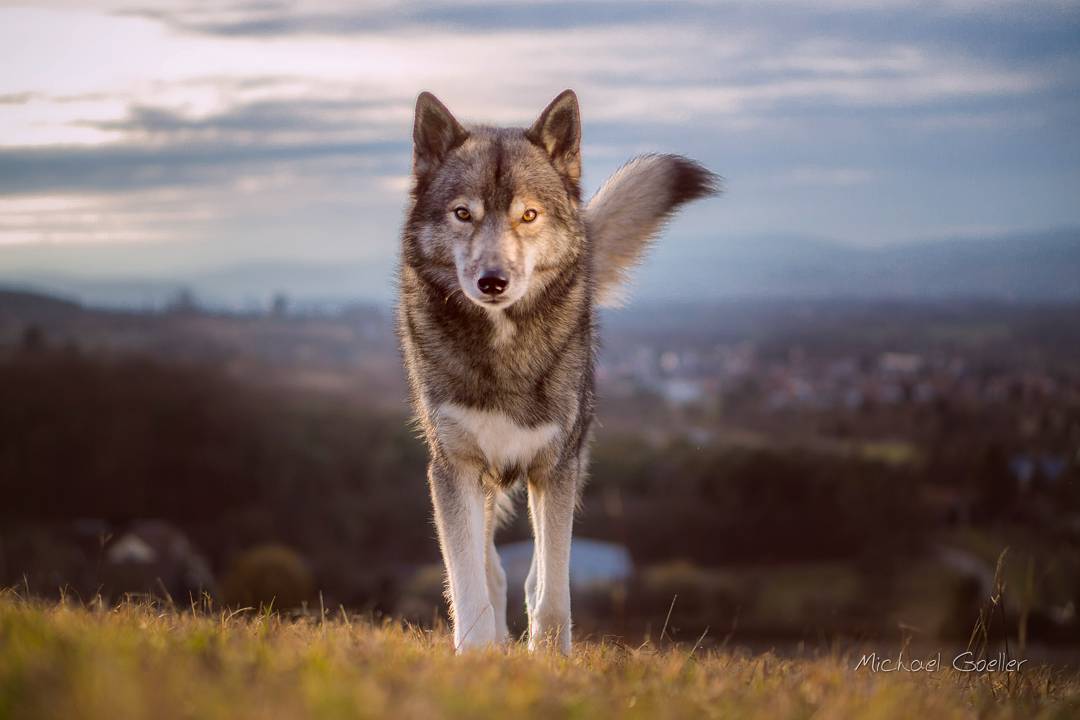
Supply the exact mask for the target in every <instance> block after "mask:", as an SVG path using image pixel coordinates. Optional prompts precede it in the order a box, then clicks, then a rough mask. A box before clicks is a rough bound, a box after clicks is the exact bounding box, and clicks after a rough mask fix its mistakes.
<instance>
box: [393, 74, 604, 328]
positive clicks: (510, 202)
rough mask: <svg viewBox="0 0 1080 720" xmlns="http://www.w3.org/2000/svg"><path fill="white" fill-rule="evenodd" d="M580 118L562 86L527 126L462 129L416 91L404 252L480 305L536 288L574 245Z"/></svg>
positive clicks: (501, 303)
mask: <svg viewBox="0 0 1080 720" xmlns="http://www.w3.org/2000/svg"><path fill="white" fill-rule="evenodd" d="M580 143H581V123H580V119H579V113H578V103H577V97H576V96H575V95H574V93H573V92H572V91H570V90H567V91H565V92H563V93H562V94H561V95H559V96H558V97H557V98H555V100H553V101H552V102H551V104H550V105H548V107H547V108H546V109H545V110H544V111H543V112H542V113H541V114H540V117H539V118H538V119H537V120H536V122H535V123H533V125H532V127H530V128H529V129H528V130H523V129H507V128H490V127H469V128H466V127H463V126H462V125H461V124H460V123H459V122H458V121H457V120H456V119H454V116H453V115H451V114H450V111H449V110H447V109H446V106H444V105H443V104H442V103H441V102H439V101H438V100H437V99H436V98H435V96H434V95H431V94H430V93H422V94H421V95H420V97H419V98H418V99H417V102H416V118H415V122H414V125H413V182H414V185H413V196H414V205H413V211H412V215H411V218H410V229H411V232H412V236H413V238H414V241H415V248H414V252H417V253H419V255H420V256H421V258H422V260H423V262H424V263H425V264H427V265H428V266H431V267H442V268H445V270H446V272H445V275H446V276H449V275H450V272H449V271H450V269H451V268H452V269H453V278H450V277H447V278H446V280H447V282H448V283H449V282H454V281H456V284H457V285H458V286H460V288H461V291H462V292H463V293H464V295H465V297H467V298H468V299H469V300H471V301H473V302H474V303H476V304H477V305H480V306H482V307H484V308H486V309H488V310H493V311H494V310H502V309H505V308H507V307H509V306H510V305H512V304H513V303H515V302H518V301H519V300H521V299H522V298H525V297H527V296H529V295H530V293H534V292H537V291H538V290H539V289H540V288H542V287H543V286H545V285H546V284H547V283H548V282H549V281H550V279H551V278H552V277H554V275H555V274H557V273H558V272H560V271H561V270H563V269H565V268H566V267H568V266H569V265H570V264H572V263H573V262H574V261H575V260H576V258H577V257H578V255H579V254H580V253H581V252H582V245H583V232H582V229H581V220H580V216H579V210H578V206H579V199H580V188H579V179H580V176H581V154H580Z"/></svg>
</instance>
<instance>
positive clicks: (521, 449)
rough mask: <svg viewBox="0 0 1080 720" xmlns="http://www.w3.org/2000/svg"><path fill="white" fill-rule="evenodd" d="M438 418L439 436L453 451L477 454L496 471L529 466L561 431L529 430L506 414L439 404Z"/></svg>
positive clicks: (553, 426) (552, 428)
mask: <svg viewBox="0 0 1080 720" xmlns="http://www.w3.org/2000/svg"><path fill="white" fill-rule="evenodd" d="M438 415H439V418H440V420H441V421H442V422H440V423H439V425H440V428H441V432H440V435H442V436H443V440H444V442H447V444H448V445H450V446H451V449H453V450H456V451H459V452H461V451H463V452H465V453H469V452H470V451H473V452H478V453H479V454H480V455H481V456H482V457H483V459H484V460H485V461H486V462H487V464H488V465H489V466H490V467H492V468H495V469H503V468H508V467H513V466H519V467H522V468H526V467H528V466H529V464H530V463H531V462H532V461H533V459H534V458H535V457H536V456H537V454H538V453H540V452H542V451H544V450H545V449H547V448H548V447H550V446H551V444H552V443H553V442H554V440H555V437H556V435H558V432H559V426H558V425H556V424H555V423H544V424H541V425H537V426H535V427H526V426H524V425H520V424H518V423H516V422H514V420H513V419H511V418H510V417H509V416H507V415H505V414H504V413H501V412H497V411H492V410H479V409H477V408H471V407H466V406H463V405H458V404H456V403H444V404H443V405H440V406H439V408H438Z"/></svg>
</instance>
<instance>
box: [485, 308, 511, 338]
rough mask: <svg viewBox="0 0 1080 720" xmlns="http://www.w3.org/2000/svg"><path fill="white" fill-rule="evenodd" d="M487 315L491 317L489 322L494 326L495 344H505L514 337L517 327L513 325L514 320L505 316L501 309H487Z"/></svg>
mask: <svg viewBox="0 0 1080 720" xmlns="http://www.w3.org/2000/svg"><path fill="white" fill-rule="evenodd" d="M488 317H489V318H490V319H491V324H492V325H493V326H494V327H495V344H496V345H505V344H506V343H508V342H510V341H511V340H513V339H514V334H515V333H516V332H517V327H516V326H515V325H514V321H513V320H511V319H510V318H508V317H506V314H505V313H504V312H503V311H502V310H488Z"/></svg>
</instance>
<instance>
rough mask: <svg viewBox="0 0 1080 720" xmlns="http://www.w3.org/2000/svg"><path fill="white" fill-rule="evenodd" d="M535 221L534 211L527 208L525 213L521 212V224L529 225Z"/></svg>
mask: <svg viewBox="0 0 1080 720" xmlns="http://www.w3.org/2000/svg"><path fill="white" fill-rule="evenodd" d="M535 219H536V211H535V210H533V209H532V208H529V209H528V210H526V211H525V212H523V213H522V214H521V222H527V223H530V222H532V221H533V220H535Z"/></svg>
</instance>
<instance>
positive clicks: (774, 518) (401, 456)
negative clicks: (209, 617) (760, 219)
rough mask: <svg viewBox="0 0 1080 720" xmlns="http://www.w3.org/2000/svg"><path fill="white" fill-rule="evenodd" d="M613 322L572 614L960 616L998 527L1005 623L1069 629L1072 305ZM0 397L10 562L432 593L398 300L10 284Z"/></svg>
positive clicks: (510, 548)
mask: <svg viewBox="0 0 1080 720" xmlns="http://www.w3.org/2000/svg"><path fill="white" fill-rule="evenodd" d="M602 325H603V337H604V346H603V349H602V353H601V365H600V370H599V376H598V378H599V392H600V396H601V407H600V415H599V418H600V427H599V428H598V432H597V437H598V439H597V443H596V446H595V451H594V458H595V459H594V465H593V472H592V477H591V480H590V483H589V485H588V486H587V488H586V490H585V497H584V503H583V510H582V512H581V514H580V516H579V519H578V523H577V530H576V537H575V546H574V547H575V550H574V567H573V580H574V584H575V593H576V596H575V598H576V599H575V603H576V604H575V622H576V623H577V624H578V627H579V632H582V633H586V634H590V633H591V634H596V635H601V634H611V635H618V636H621V637H626V638H629V639H639V638H641V637H642V636H643V635H648V634H650V633H651V634H652V635H653V636H655V635H656V634H657V633H659V632H661V628H662V626H666V628H664V632H666V633H668V634H669V635H672V636H674V637H677V638H683V639H691V640H692V639H693V638H694V637H697V636H698V635H700V634H701V633H702V632H703V631H704V630H706V628H709V629H710V631H709V632H710V633H711V636H712V638H713V639H714V640H717V641H719V640H724V639H732V638H734V640H735V641H736V642H738V641H745V642H751V641H757V640H761V639H766V640H768V639H774V640H775V639H779V640H785V641H790V640H793V641H800V640H803V641H805V640H809V641H813V642H821V641H827V640H829V639H833V638H900V637H902V636H905V635H910V636H914V637H916V638H921V639H934V638H948V639H951V640H956V641H966V640H967V639H968V637H969V635H970V633H971V630H972V627H973V625H974V623H975V622H976V620H977V618H978V616H979V610H980V607H981V605H982V603H983V602H984V601H985V598H987V597H988V596H989V595H990V591H991V589H992V585H993V583H994V575H995V570H996V568H997V563H998V560H999V558H1000V557H1001V555H1002V552H1003V551H1005V550H1006V548H1007V552H1006V553H1005V561H1004V563H1003V566H1002V568H1003V569H1002V572H1003V573H1004V576H1005V578H1006V579H1007V584H1006V587H1007V592H1006V595H1005V602H1004V604H1003V607H1004V610H1005V611H1006V615H1005V617H1006V620H1005V621H1004V622H1005V623H1006V625H1008V626H1009V627H1010V632H1012V633H1017V634H1019V633H1022V634H1023V636H1024V637H1025V639H1026V641H1028V642H1031V643H1039V644H1044V645H1048V646H1056V645H1073V644H1076V643H1080V621H1078V619H1077V617H1076V609H1077V603H1078V602H1080V306H1077V305H1075V304H1069V303H1041V304H1040V303H1030V302H1029V303H1007V302H959V301H945V300H942V301H933V302H902V301H883V300H882V301H859V302H855V301H841V300H815V301H794V300H753V301H751V300H745V301H734V300H732V301H725V302H712V303H708V304H703V305H694V306H691V305H646V306H642V307H632V308H628V309H624V310H616V311H610V312H606V314H605V315H604V316H603V318H602ZM0 398H2V399H3V402H2V403H0V492H2V496H3V497H4V498H5V500H4V502H3V503H2V504H0V586H18V587H20V588H23V590H24V591H25V592H30V593H34V594H40V595H44V596H50V597H59V596H64V595H67V596H71V597H78V598H82V599H83V600H89V599H91V598H93V597H96V596H98V595H99V594H100V595H101V596H102V597H103V598H104V599H105V600H107V601H110V602H111V601H116V600H119V599H122V598H124V597H126V596H130V595H131V594H135V595H139V596H141V595H146V594H149V595H153V596H154V597H156V598H158V599H159V600H161V601H165V602H172V603H175V604H178V605H181V606H185V607H186V606H188V605H190V604H192V603H195V604H206V603H216V604H217V605H228V606H231V607H259V606H260V605H263V606H266V605H269V604H271V603H273V604H274V606H275V607H278V608H281V609H290V608H302V607H305V606H306V607H309V608H310V607H313V606H314V607H318V606H320V605H321V606H322V607H324V608H326V607H329V608H341V609H342V610H345V609H347V610H348V611H350V612H358V613H372V614H375V615H380V614H383V615H392V616H395V617H403V618H406V619H408V620H411V621H413V622H418V623H421V624H430V623H432V622H437V621H438V618H439V617H440V615H441V614H442V613H445V608H444V605H443V601H442V582H443V581H442V568H441V564H440V563H439V556H438V548H437V545H436V543H435V539H434V529H433V527H432V524H431V520H430V507H429V501H428V496H427V487H426V480H425V473H424V467H425V462H426V460H425V451H424V448H423V446H422V444H421V443H420V442H419V440H418V439H417V438H416V437H415V435H414V432H413V430H412V428H411V427H410V425H409V423H408V409H407V406H406V403H405V386H404V381H403V373H402V368H401V362H400V358H399V356H398V353H397V347H396V341H395V338H394V335H393V324H392V311H391V310H390V309H389V308H387V307H381V306H375V305H355V306H350V305H335V306H330V305H322V306H317V305H311V304H307V305H305V304H302V303H293V302H290V300H289V298H287V297H285V296H279V297H277V298H275V299H274V301H273V302H272V303H271V305H270V307H268V308H267V309H266V310H265V311H246V312H236V311H223V310H208V309H205V308H204V307H202V305H201V303H200V300H199V298H198V297H196V296H194V295H193V294H192V293H190V292H183V293H179V294H178V295H177V297H176V298H174V300H173V301H172V302H171V303H169V304H168V305H167V306H164V307H161V308H156V309H152V310H146V311H139V312H136V311H131V310H105V309H95V308H91V307H84V306H82V305H79V304H77V303H75V302H71V301H67V300H63V299H59V298H56V297H51V296H48V295H43V294H40V293H35V292H29V291H20V290H9V291H3V292H0ZM520 515H521V516H520V517H519V518H518V519H517V520H516V521H515V522H514V523H513V524H511V525H510V526H509V527H507V528H506V529H505V530H504V531H503V532H502V534H501V537H500V542H501V545H500V554H501V556H502V558H503V561H504V564H505V565H506V567H507V570H508V573H509V575H510V577H511V583H512V589H511V592H512V595H511V597H512V613H513V615H512V618H511V625H512V627H514V628H516V630H517V631H521V630H522V629H523V622H522V615H523V612H522V611H521V594H520V589H518V588H517V586H519V585H520V583H521V582H522V581H523V579H524V572H525V571H526V570H527V567H528V562H529V557H530V553H531V546H530V544H529V542H528V538H529V532H528V523H527V519H526V518H525V517H524V512H522V513H521V514H520ZM515 592H516V595H515V594H514V593H515Z"/></svg>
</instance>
